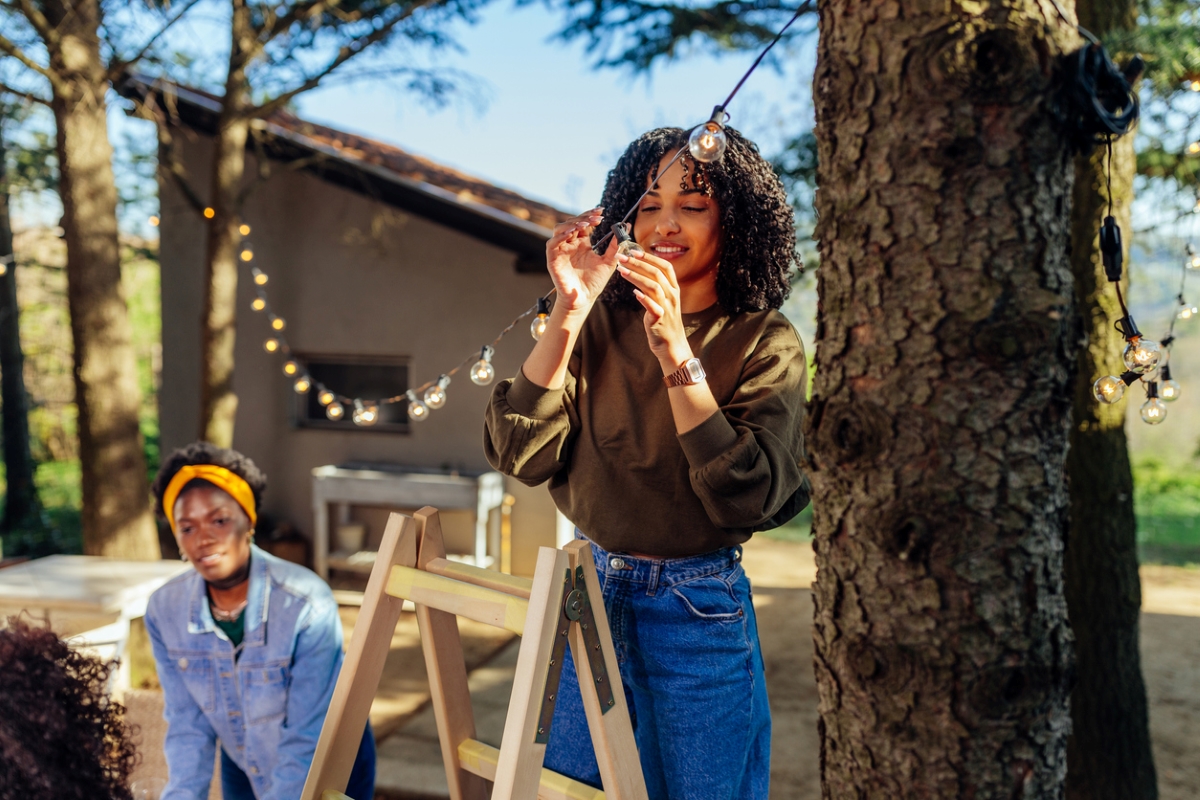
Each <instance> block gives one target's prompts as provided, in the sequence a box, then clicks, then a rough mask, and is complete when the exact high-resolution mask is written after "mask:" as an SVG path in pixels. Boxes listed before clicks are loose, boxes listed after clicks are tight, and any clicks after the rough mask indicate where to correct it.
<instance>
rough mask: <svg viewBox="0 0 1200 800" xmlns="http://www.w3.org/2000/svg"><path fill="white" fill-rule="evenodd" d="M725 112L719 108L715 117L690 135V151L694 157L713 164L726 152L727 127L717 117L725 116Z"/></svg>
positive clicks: (714, 114)
mask: <svg viewBox="0 0 1200 800" xmlns="http://www.w3.org/2000/svg"><path fill="white" fill-rule="evenodd" d="M724 113H725V112H724V111H722V110H720V109H718V111H716V112H714V113H713V116H714V119H711V120H709V121H708V122H706V123H704V124H703V125H700V126H699V127H697V128H696V129H695V130H694V131H692V135H691V136H689V137H688V152H690V153H691V154H692V158H694V159H696V160H697V161H700V162H702V163H705V164H711V163H712V162H714V161H717V160H718V159H720V158H721V156H723V155H724V154H725V147H726V145H727V144H728V139H727V138H726V136H725V129H724V128H723V127H721V123H720V122H718V121H717V119H715V118H716V117H721V116H723V115H724Z"/></svg>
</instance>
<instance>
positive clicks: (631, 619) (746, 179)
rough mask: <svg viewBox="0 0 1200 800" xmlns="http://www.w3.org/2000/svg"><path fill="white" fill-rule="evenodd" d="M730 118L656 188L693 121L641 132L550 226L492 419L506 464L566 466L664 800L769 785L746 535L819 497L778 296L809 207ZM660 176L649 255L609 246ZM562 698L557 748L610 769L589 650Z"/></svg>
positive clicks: (746, 792)
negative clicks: (799, 220) (520, 353)
mask: <svg viewBox="0 0 1200 800" xmlns="http://www.w3.org/2000/svg"><path fill="white" fill-rule="evenodd" d="M727 135H728V137H729V145H728V149H727V150H726V152H725V155H724V157H723V158H722V159H721V160H720V161H718V162H715V163H697V162H696V161H693V160H692V159H691V158H690V157H688V156H686V155H685V156H684V157H683V158H682V159H680V160H679V161H677V162H676V163H675V164H674V165H673V166H672V167H671V168H670V169H668V170H667V172H666V173H665V174H664V175H662V177H661V178H660V179H659V181H658V183H657V184H653V185H651V182H652V181H653V179H654V177H655V175H656V174H657V173H658V171H659V170H660V169H662V168H664V167H666V165H667V164H668V163H669V162H670V161H671V159H672V157H673V156H674V155H675V153H676V152H677V151H678V150H679V149H680V148H681V147H683V146H684V145H685V144H686V141H687V132H686V131H682V130H679V129H676V128H663V129H659V130H655V131H651V132H650V133H647V134H645V135H643V136H642V137H640V138H639V139H637V140H636V141H634V142H633V143H632V144H631V145H630V146H629V148H628V149H627V150H626V151H625V154H624V155H623V156H621V158H620V160H619V161H618V162H617V165H616V167H615V168H614V169H613V170H612V172H611V173H609V176H608V183H607V186H606V187H605V191H604V200H603V202H604V206H603V207H602V208H597V209H595V210H593V211H591V212H588V213H587V214H584V215H583V216H581V217H579V218H577V219H575V220H572V221H569V222H567V223H564V224H562V225H560V226H559V227H558V228H557V229H556V230H555V232H554V235H553V237H552V238H551V239H550V241H549V242H548V243H547V263H548V268H549V271H550V275H551V277H552V278H553V280H554V285H555V288H556V289H557V298H556V300H555V305H554V309H553V312H552V313H551V315H550V321H549V322H550V324H549V327H548V329H547V331H546V333H545V334H544V335H543V336H542V338H541V339H540V340H539V341H538V343H537V344H536V345H535V346H534V348H533V351H532V352H531V353H530V355H529V357H528V358H527V359H526V361H525V364H524V366H523V367H522V370H521V373H520V374H519V375H518V376H517V377H516V378H515V379H513V380H511V381H505V382H504V383H502V384H500V385H499V386H497V388H496V390H495V392H494V393H493V395H492V402H491V405H490V406H489V408H488V412H487V416H486V435H485V437H484V442H485V448H486V450H487V454H488V459H489V461H490V462H491V463H492V465H493V466H495V467H496V468H497V469H499V470H501V471H503V472H505V473H507V474H509V475H511V476H513V477H515V478H517V479H518V480H521V481H522V482H524V483H527V484H530V485H536V484H539V483H542V482H544V481H549V482H550V492H551V494H552V496H553V497H554V500H555V502H556V503H557V505H558V507H559V509H560V510H561V511H562V512H563V513H564V514H565V515H566V516H567V517H568V518H569V519H571V520H572V521H573V522H574V523H575V524H576V526H577V527H576V532H577V535H582V536H586V537H587V538H588V539H590V540H591V542H592V544H593V552H594V553H595V557H596V567H597V569H598V570H599V573H600V577H601V582H602V585H603V591H604V599H605V606H606V609H607V612H608V616H609V621H610V623H611V626H612V631H613V637H614V639H615V646H616V650H617V659H618V662H619V663H620V669H621V678H622V680H623V681H624V684H625V689H626V695H627V699H628V700H629V706H630V712H631V715H632V717H633V720H634V727H635V735H636V738H637V743H638V751H639V752H640V754H641V760H642V767H643V771H644V773H645V776H646V783H647V786H648V788H649V791H650V796H651V797H653V798H680V799H682V798H695V799H696V800H701V799H702V800H724V799H725V798H729V799H732V798H738V799H739V800H741V799H742V798H766V796H767V785H768V777H769V771H770V763H769V762H770V734H771V720H770V712H769V710H768V707H767V694H766V688H765V686H764V681H763V662H762V654H761V652H760V649H759V642H758V630H757V625H756V622H755V616H754V606H753V605H752V603H751V594H750V585H749V581H748V580H747V579H746V576H745V573H744V572H743V571H742V568H741V565H740V563H739V562H740V558H741V547H740V544H741V543H742V542H744V541H746V540H747V539H749V538H750V536H751V534H752V533H753V532H754V531H756V530H763V529H766V528H770V527H774V526H776V525H778V524H781V523H782V522H783V521H786V520H787V519H790V518H791V517H792V516H794V515H795V514H797V513H798V512H799V511H800V510H801V509H802V508H804V506H805V505H807V504H808V488H807V486H808V484H807V481H806V480H805V478H804V475H803V473H802V472H801V469H800V462H801V460H802V458H803V440H802V436H801V421H802V418H803V413H804V390H805V383H806V366H805V360H804V349H803V346H802V345H801V343H800V339H799V337H798V336H797V335H796V331H795V329H793V327H792V326H791V324H790V323H789V322H788V321H787V320H786V319H785V318H784V317H783V316H782V315H781V314H780V313H779V312H778V311H777V309H778V308H779V306H780V305H781V304H782V303H783V301H784V299H785V298H786V296H787V293H788V290H789V280H788V278H789V272H790V270H791V268H792V267H793V266H794V265H796V263H797V255H796V251H795V228H794V223H793V218H792V210H791V208H790V207H789V205H788V203H787V199H786V197H785V195H784V191H783V187H782V186H781V185H780V183H779V180H778V178H777V177H776V176H775V173H774V172H773V171H772V170H771V167H770V165H769V164H768V163H767V162H766V161H765V160H764V159H763V158H762V156H761V155H760V154H759V153H758V150H757V148H756V147H755V146H754V144H753V143H751V142H749V141H747V140H746V139H745V138H743V137H742V136H741V135H740V134H739V133H737V132H736V131H733V130H727ZM647 189H649V190H650V191H649V192H648V194H647V195H646V196H645V198H643V199H642V200H641V201H640V203H639V204H638V206H637V211H636V216H635V217H634V218H633V225H632V234H633V238H634V239H636V241H637V242H638V244H639V245H640V246H641V247H642V248H643V249H644V254H643V255H641V256H638V255H637V254H636V253H634V254H632V255H631V256H626V255H618V254H617V248H616V245H615V239H614V240H613V241H612V242H610V243H609V246H608V248H607V250H606V251H605V253H604V254H602V255H598V254H597V253H596V252H594V250H593V248H592V245H593V243H595V242H597V241H598V240H599V237H600V235H601V234H602V233H603V232H605V231H607V230H608V229H609V228H610V226H611V223H612V222H615V221H616V220H619V219H621V217H622V216H623V215H624V213H625V211H626V210H627V209H628V208H630V207H631V206H632V204H633V203H634V202H635V201H637V199H638V197H639V195H641V194H642V193H643V192H644V191H646V190H647ZM589 234H590V238H589ZM614 272H616V273H617V274H618V275H619V277H617V278H614ZM610 279H612V280H610ZM559 696H560V698H561V699H560V701H559V703H558V705H557V707H556V709H555V715H554V721H553V724H552V727H551V735H550V744H549V747H548V749H547V752H546V765H547V766H548V767H549V768H551V769H554V770H556V771H558V772H562V773H565V774H567V775H569V776H572V777H574V778H576V779H578V780H582V781H585V782H587V783H591V784H593V785H597V786H598V785H599V781H600V778H599V771H598V768H597V766H596V761H595V758H594V755H593V752H592V747H591V746H590V744H589V737H588V731H587V724H586V721H585V718H584V715H583V710H582V705H581V700H580V697H579V690H578V687H577V682H576V679H575V674H574V667H573V665H570V664H568V665H567V666H566V667H564V670H563V688H562V690H560V695H559Z"/></svg>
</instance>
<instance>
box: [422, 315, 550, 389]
mask: <svg viewBox="0 0 1200 800" xmlns="http://www.w3.org/2000/svg"><path fill="white" fill-rule="evenodd" d="M538 300H539V302H541V298H538ZM449 385H450V376H449V375H439V376H438V379H437V383H435V384H434V385H433V386H430V387H429V388H428V389H426V390H425V397H424V399H425V405H426V406H428V407H429V408H430V409H432V410H434V411H436V410H438V409H439V408H441V407H442V406H444V405H446V387H447V386H449Z"/></svg>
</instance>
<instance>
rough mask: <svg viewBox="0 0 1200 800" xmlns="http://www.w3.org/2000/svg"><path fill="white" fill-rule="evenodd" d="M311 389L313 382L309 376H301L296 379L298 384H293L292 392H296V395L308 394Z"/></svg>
mask: <svg viewBox="0 0 1200 800" xmlns="http://www.w3.org/2000/svg"><path fill="white" fill-rule="evenodd" d="M311 388H312V381H310V380H309V379H308V376H307V375H301V376H300V377H299V378H297V379H296V382H295V383H293V384H292V391H294V392H295V393H296V394H308V390H309V389H311Z"/></svg>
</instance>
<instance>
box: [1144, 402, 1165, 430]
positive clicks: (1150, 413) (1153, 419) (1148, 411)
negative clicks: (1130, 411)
mask: <svg viewBox="0 0 1200 800" xmlns="http://www.w3.org/2000/svg"><path fill="white" fill-rule="evenodd" d="M1166 418H1167V404H1166V403H1164V402H1163V401H1162V400H1160V399H1159V398H1157V397H1151V398H1150V399H1149V400H1147V401H1146V402H1144V403H1142V422H1145V423H1146V424H1147V425H1157V424H1158V423H1160V422H1162V421H1163V420H1164V419H1166Z"/></svg>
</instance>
